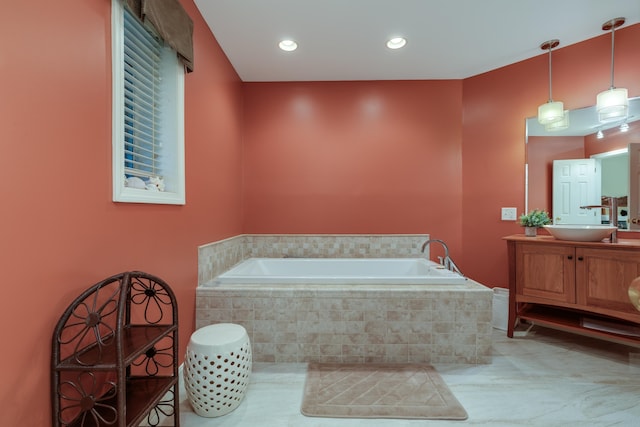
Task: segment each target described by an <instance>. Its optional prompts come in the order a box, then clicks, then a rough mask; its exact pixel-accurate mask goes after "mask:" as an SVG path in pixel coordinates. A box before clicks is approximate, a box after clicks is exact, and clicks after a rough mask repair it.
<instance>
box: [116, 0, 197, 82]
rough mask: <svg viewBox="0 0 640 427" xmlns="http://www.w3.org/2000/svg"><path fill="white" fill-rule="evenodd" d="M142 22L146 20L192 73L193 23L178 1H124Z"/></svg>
mask: <svg viewBox="0 0 640 427" xmlns="http://www.w3.org/2000/svg"><path fill="white" fill-rule="evenodd" d="M124 2H125V4H126V5H127V6H128V7H129V10H131V12H133V14H134V15H135V16H137V17H138V18H139V19H140V20H141V21H142V22H146V21H147V20H148V22H149V23H151V25H153V27H154V28H155V29H156V31H157V32H158V34H159V35H160V37H162V39H163V40H164V41H165V42H167V43H168V44H169V46H171V47H172V48H173V49H174V50H175V51H176V52H177V53H178V58H179V59H180V61H181V62H182V63H183V64H184V66H185V68H186V70H187V72H191V71H193V21H192V20H191V18H190V17H189V15H188V14H187V12H186V11H185V10H184V8H183V7H182V5H181V4H180V2H179V1H178V0H124Z"/></svg>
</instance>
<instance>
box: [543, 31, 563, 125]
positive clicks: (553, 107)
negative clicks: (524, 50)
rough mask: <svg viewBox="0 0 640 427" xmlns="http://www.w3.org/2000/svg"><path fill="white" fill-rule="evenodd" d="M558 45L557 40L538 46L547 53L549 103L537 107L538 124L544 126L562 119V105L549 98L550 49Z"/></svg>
mask: <svg viewBox="0 0 640 427" xmlns="http://www.w3.org/2000/svg"><path fill="white" fill-rule="evenodd" d="M559 44H560V41H559V40H558V39H553V40H549V41H546V42H544V43H542V44H541V45H540V49H542V50H547V51H549V101H547V102H546V103H545V104H542V105H541V106H539V107H538V122H539V123H540V124H541V125H545V126H546V125H550V124H552V123H556V122H559V121H561V120H563V119H564V104H563V103H562V102H560V101H555V102H554V101H553V98H552V96H551V49H553V48H554V47H557V46H558V45H559Z"/></svg>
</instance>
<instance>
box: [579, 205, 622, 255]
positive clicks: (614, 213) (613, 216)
mask: <svg viewBox="0 0 640 427" xmlns="http://www.w3.org/2000/svg"><path fill="white" fill-rule="evenodd" d="M605 197H606V198H607V200H609V204H608V205H586V206H580V209H609V223H610V224H611V225H613V226H614V227H615V228H616V229H615V230H613V232H612V233H611V239H609V241H610V242H611V243H618V198H617V197H608V196H605Z"/></svg>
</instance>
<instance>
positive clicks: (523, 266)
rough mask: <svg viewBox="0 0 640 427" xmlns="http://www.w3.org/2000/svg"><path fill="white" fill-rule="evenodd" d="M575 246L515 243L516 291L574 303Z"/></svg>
mask: <svg viewBox="0 0 640 427" xmlns="http://www.w3.org/2000/svg"><path fill="white" fill-rule="evenodd" d="M574 258H575V248H574V247H573V246H564V245H555V244H554V245H545V244H539V243H535V244H527V243H519V244H518V245H516V293H517V294H518V295H524V296H528V297H536V298H543V299H548V300H550V301H557V302H563V303H575V302H576V292H575V278H576V277H575V272H576V267H575V259H574Z"/></svg>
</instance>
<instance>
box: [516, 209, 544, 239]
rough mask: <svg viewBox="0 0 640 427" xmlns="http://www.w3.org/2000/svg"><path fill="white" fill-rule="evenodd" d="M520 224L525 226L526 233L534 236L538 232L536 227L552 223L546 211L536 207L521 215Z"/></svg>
mask: <svg viewBox="0 0 640 427" xmlns="http://www.w3.org/2000/svg"><path fill="white" fill-rule="evenodd" d="M519 222H520V225H521V226H523V227H524V234H526V235H527V236H530V237H533V236H535V235H536V234H537V232H536V229H537V228H540V227H542V226H544V225H547V224H551V218H549V214H548V213H547V212H545V211H541V210H539V209H534V210H532V211H531V212H529V213H528V214H522V215H520V220H519Z"/></svg>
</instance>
